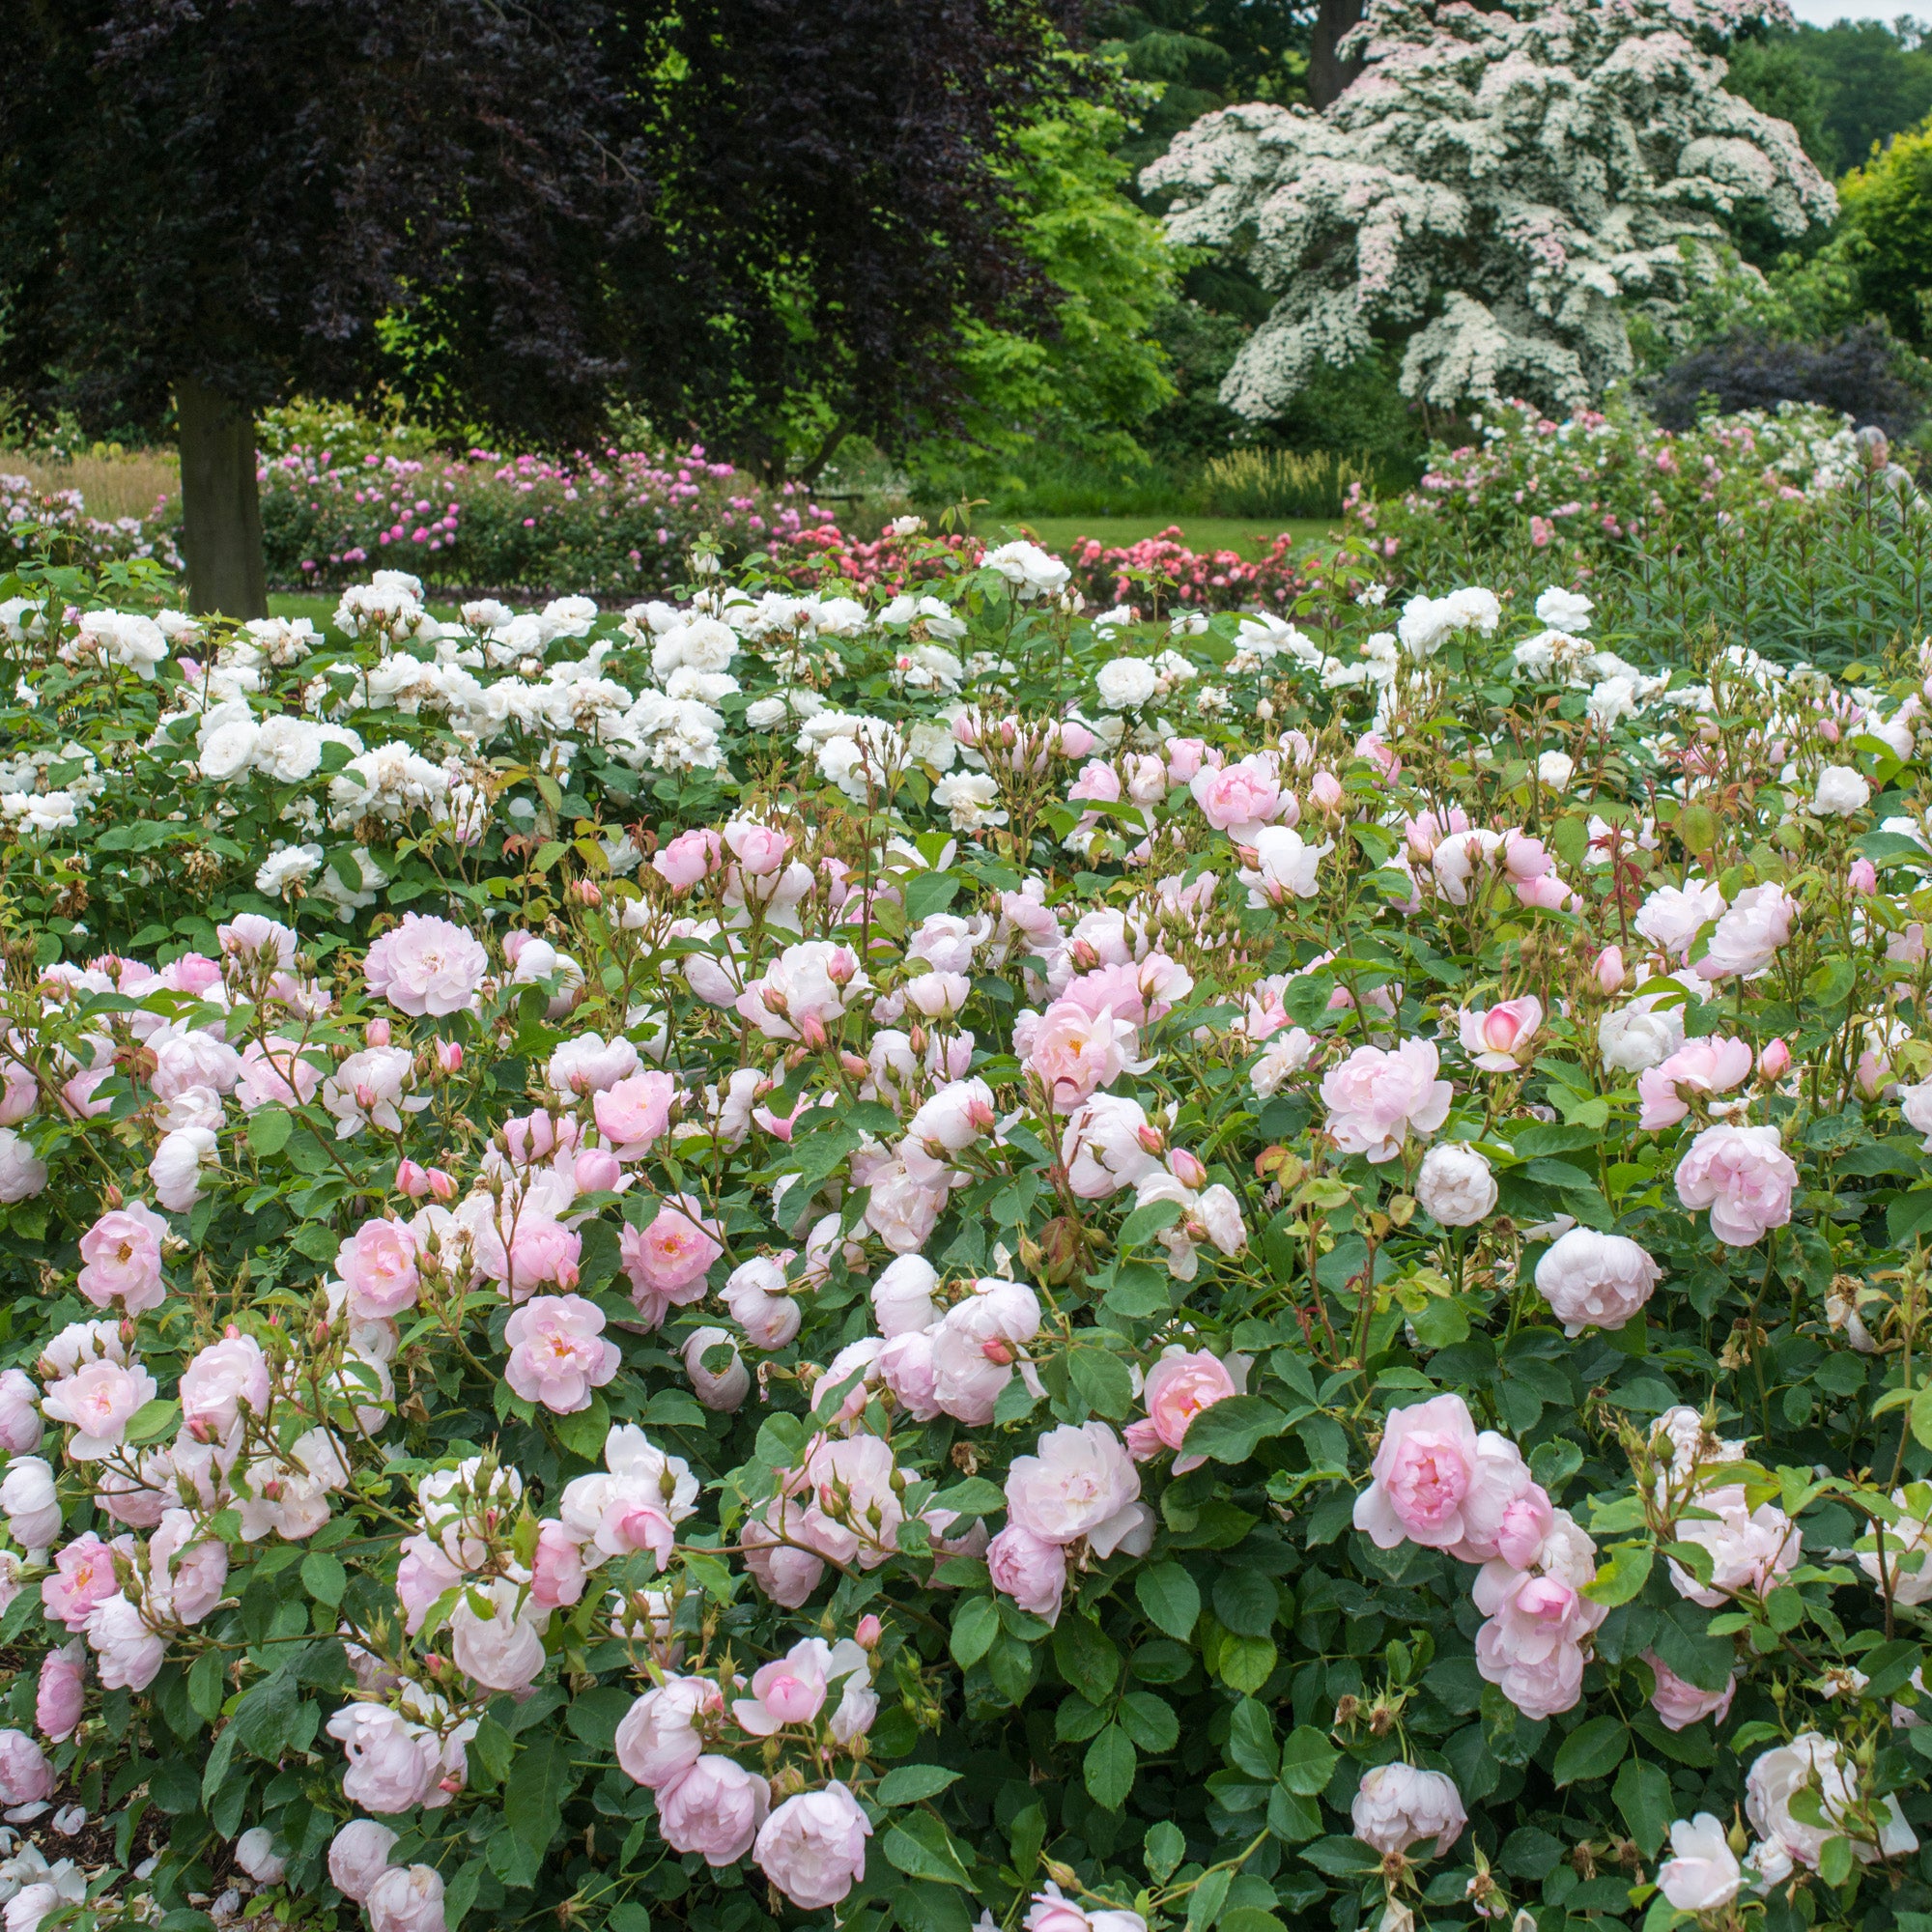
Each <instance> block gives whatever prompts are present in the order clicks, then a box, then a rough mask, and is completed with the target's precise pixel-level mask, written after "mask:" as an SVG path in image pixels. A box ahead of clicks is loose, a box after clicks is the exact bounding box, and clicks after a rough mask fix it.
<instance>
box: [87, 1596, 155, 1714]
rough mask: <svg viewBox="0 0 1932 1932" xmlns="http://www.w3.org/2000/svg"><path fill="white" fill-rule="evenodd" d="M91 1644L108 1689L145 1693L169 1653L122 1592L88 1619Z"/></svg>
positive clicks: (103, 1682) (101, 1682) (111, 1598)
mask: <svg viewBox="0 0 1932 1932" xmlns="http://www.w3.org/2000/svg"><path fill="white" fill-rule="evenodd" d="M87 1641H88V1645H89V1647H90V1648H91V1649H92V1650H93V1652H94V1657H95V1665H96V1668H97V1669H98V1670H99V1673H100V1684H101V1688H102V1690H146V1689H147V1688H148V1686H149V1685H150V1684H152V1683H153V1682H154V1681H155V1679H156V1676H158V1675H159V1673H160V1668H161V1665H162V1663H163V1662H165V1661H166V1658H167V1654H168V1647H167V1645H166V1644H165V1643H164V1642H163V1641H162V1640H161V1639H160V1638H159V1637H158V1636H156V1634H155V1633H154V1632H153V1631H151V1630H150V1629H149V1628H148V1625H147V1621H146V1619H145V1618H143V1616H142V1615H141V1612H140V1610H139V1609H137V1608H136V1607H135V1605H132V1604H130V1603H129V1602H128V1599H127V1598H126V1597H124V1596H123V1595H121V1593H120V1592H119V1591H118V1590H117V1591H116V1592H115V1594H114V1595H113V1596H111V1597H109V1598H108V1599H107V1600H106V1602H105V1603H102V1604H99V1605H96V1607H95V1611H94V1614H93V1615H92V1616H91V1617H89V1618H88V1620H87Z"/></svg>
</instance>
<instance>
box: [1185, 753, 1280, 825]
mask: <svg viewBox="0 0 1932 1932" xmlns="http://www.w3.org/2000/svg"><path fill="white" fill-rule="evenodd" d="M1188 790H1189V791H1191V792H1192V793H1193V795H1194V802H1195V804H1196V805H1198V806H1199V807H1200V808H1201V815H1202V817H1204V818H1205V819H1206V820H1207V821H1208V824H1209V825H1211V826H1213V828H1214V829H1215V830H1216V831H1217V832H1225V833H1227V835H1228V836H1229V837H1230V838H1233V839H1234V840H1235V841H1236V843H1237V844H1242V845H1252V844H1253V843H1254V840H1255V834H1256V833H1258V832H1259V831H1260V830H1261V829H1262V827H1263V826H1264V825H1267V824H1271V823H1272V822H1273V821H1274V820H1275V819H1276V818H1278V817H1279V816H1280V815H1281V784H1280V781H1279V780H1278V779H1277V778H1276V776H1275V774H1274V771H1273V770H1272V769H1271V767H1270V766H1269V764H1268V763H1267V761H1266V760H1265V759H1263V758H1243V759H1242V760H1241V761H1240V762H1239V763H1238V764H1233V765H1223V766H1222V767H1221V768H1220V769H1219V770H1218V771H1216V770H1199V769H1197V770H1196V771H1195V773H1194V775H1193V777H1192V778H1191V779H1190V780H1189V781H1188Z"/></svg>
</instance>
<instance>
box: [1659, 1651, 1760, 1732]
mask: <svg viewBox="0 0 1932 1932" xmlns="http://www.w3.org/2000/svg"><path fill="white" fill-rule="evenodd" d="M1643 1661H1644V1662H1646V1663H1647V1664H1649V1665H1650V1671H1651V1675H1652V1677H1653V1678H1654V1679H1655V1680H1656V1685H1655V1688H1654V1689H1653V1690H1652V1691H1651V1693H1650V1703H1651V1708H1652V1710H1654V1711H1655V1712H1656V1713H1657V1719H1658V1722H1659V1723H1661V1724H1662V1726H1663V1727H1664V1729H1665V1730H1668V1731H1682V1730H1686V1729H1688V1728H1689V1727H1690V1725H1692V1724H1694V1723H1696V1722H1697V1721H1698V1720H1699V1719H1703V1718H1715V1719H1717V1720H1718V1722H1719V1723H1720V1724H1721V1723H1722V1722H1723V1721H1724V1719H1725V1718H1726V1717H1728V1716H1729V1715H1730V1709H1731V1699H1732V1698H1733V1697H1735V1696H1736V1695H1737V1690H1738V1680H1737V1678H1736V1677H1735V1676H1733V1677H1729V1678H1727V1679H1726V1680H1725V1682H1724V1688H1723V1689H1722V1690H1700V1689H1699V1688H1698V1687H1697V1686H1696V1685H1695V1684H1692V1683H1690V1682H1689V1681H1688V1680H1687V1679H1685V1678H1682V1677H1680V1676H1678V1674H1677V1673H1676V1671H1674V1670H1672V1669H1671V1667H1670V1666H1669V1665H1668V1664H1667V1663H1665V1662H1664V1661H1663V1660H1662V1658H1661V1657H1659V1656H1658V1654H1657V1653H1656V1651H1654V1650H1647V1651H1645V1652H1644V1653H1643Z"/></svg>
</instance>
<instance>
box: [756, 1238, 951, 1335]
mask: <svg viewBox="0 0 1932 1932" xmlns="http://www.w3.org/2000/svg"><path fill="white" fill-rule="evenodd" d="M743 1272H744V1270H743V1269H742V1268H741V1269H740V1270H739V1273H740V1274H742V1273H743ZM736 1279H737V1276H736V1275H733V1276H732V1280H734V1281H735V1280H736ZM938 1286H939V1270H938V1269H937V1268H935V1267H934V1266H933V1265H932V1264H931V1263H930V1262H929V1261H927V1260H926V1259H925V1258H924V1256H923V1255H900V1256H898V1257H897V1258H896V1259H895V1260H894V1261H891V1262H889V1263H888V1264H886V1265H885V1267H884V1268H882V1269H881V1270H880V1271H879V1276H878V1279H877V1280H876V1281H874V1282H873V1284H872V1290H871V1301H872V1320H873V1321H876V1322H877V1323H878V1325H879V1333H880V1334H881V1335H883V1336H885V1337H886V1339H887V1340H888V1341H891V1340H892V1339H893V1337H895V1336H896V1335H912V1334H919V1333H923V1331H924V1330H925V1329H927V1328H930V1327H931V1326H932V1324H933V1322H934V1321H937V1320H938V1319H939V1310H938V1308H937V1306H936V1305H935V1304H934V1302H933V1299H932V1295H933V1291H934V1290H935V1289H936V1288H937V1287H938Z"/></svg>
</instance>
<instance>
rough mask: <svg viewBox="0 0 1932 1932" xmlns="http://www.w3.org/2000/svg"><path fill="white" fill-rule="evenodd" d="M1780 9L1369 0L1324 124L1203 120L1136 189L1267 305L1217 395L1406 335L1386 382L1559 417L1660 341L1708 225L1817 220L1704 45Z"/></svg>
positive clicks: (1249, 396) (1788, 161) (1706, 254)
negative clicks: (1236, 258) (1227, 254)
mask: <svg viewBox="0 0 1932 1932" xmlns="http://www.w3.org/2000/svg"><path fill="white" fill-rule="evenodd" d="M1776 12H1781V0H1774V4H1773V6H1772V7H1771V8H1766V7H1765V6H1764V5H1763V4H1762V3H1761V0H1760V4H1758V5H1756V6H1750V5H1745V4H1740V0H1611V4H1607V5H1605V4H1579V0H1507V4H1506V5H1505V6H1503V7H1501V8H1498V9H1497V10H1495V11H1493V12H1481V11H1478V10H1477V9H1476V8H1473V7H1469V6H1465V5H1462V4H1460V0H1458V4H1446V5H1437V4H1430V0H1370V4H1369V6H1368V10H1367V14H1366V17H1365V18H1364V20H1363V22H1362V24H1361V26H1360V27H1359V28H1358V29H1356V31H1355V34H1354V35H1353V36H1352V37H1351V43H1352V44H1353V45H1354V46H1355V47H1356V48H1357V49H1358V50H1359V51H1360V53H1361V54H1362V55H1364V56H1365V57H1366V66H1365V68H1364V70H1363V72H1362V73H1361V75H1360V77H1359V78H1358V79H1357V80H1356V81H1355V82H1354V84H1353V85H1352V86H1351V87H1350V88H1349V89H1348V91H1347V92H1346V93H1344V94H1343V95H1342V96H1341V98H1340V99H1337V100H1335V101H1334V102H1333V103H1331V105H1330V106H1329V107H1328V108H1326V109H1325V110H1324V111H1323V112H1322V113H1321V114H1311V113H1310V112H1308V111H1307V109H1305V108H1301V107H1293V108H1290V107H1277V106H1270V105H1267V104H1265V103H1262V102H1256V103H1253V104H1250V105H1247V106H1240V107H1229V108H1224V109H1222V110H1220V111H1219V112H1217V113H1213V114H1208V115H1205V116H1204V117H1203V118H1202V119H1201V120H1200V121H1198V122H1196V123H1195V124H1194V126H1193V127H1192V128H1188V129H1187V131H1186V132H1185V133H1183V134H1182V135H1181V136H1180V137H1179V139H1178V140H1177V141H1176V142H1175V144H1174V146H1173V148H1172V149H1171V150H1170V151H1169V153H1168V154H1167V155H1165V156H1162V158H1161V159H1159V160H1158V161H1156V162H1154V163H1153V165H1152V166H1151V167H1150V168H1149V169H1147V171H1146V172H1145V173H1144V174H1143V176H1142V182H1143V185H1145V186H1147V187H1148V188H1150V189H1162V190H1166V191H1167V192H1168V193H1170V194H1171V195H1172V196H1173V197H1174V200H1173V206H1172V210H1171V213H1170V216H1169V232H1170V234H1171V235H1172V237H1173V239H1174V240H1175V241H1178V242H1182V243H1186V244H1206V245H1208V246H1212V247H1217V248H1235V249H1237V250H1239V251H1240V252H1241V253H1243V254H1244V255H1245V257H1246V259H1247V261H1248V263H1249V265H1250V267H1251V268H1252V269H1253V270H1254V271H1255V272H1256V274H1257V275H1258V276H1259V277H1260V278H1261V280H1262V282H1263V284H1264V287H1266V288H1267V289H1269V290H1270V291H1272V292H1275V293H1277V294H1279V296H1280V300H1279V302H1278V303H1277V304H1276V307H1275V309H1274V312H1273V314H1272V315H1270V316H1269V317H1268V319H1267V321H1266V322H1264V324H1263V325H1262V327H1260V328H1259V329H1257V330H1256V331H1255V334H1254V335H1253V336H1252V338H1251V339H1250V340H1249V342H1248V344H1247V346H1246V347H1245V349H1243V351H1242V352H1241V355H1240V356H1239V357H1238V358H1237V359H1236V363H1235V366H1234V368H1233V369H1232V371H1231V372H1230V373H1229V376H1228V379H1227V381H1226V383H1225V384H1223V386H1222V390H1221V396H1222V400H1223V401H1224V402H1226V403H1227V404H1228V405H1229V406H1230V407H1231V408H1233V409H1235V410H1237V411H1238V412H1240V413H1242V414H1243V415H1246V416H1250V417H1264V416H1269V415H1273V414H1276V413H1278V412H1280V411H1281V409H1282V408H1283V407H1284V405H1286V404H1287V403H1288V401H1289V400H1290V399H1291V398H1292V397H1293V395H1294V394H1295V393H1296V391H1297V390H1299V389H1300V388H1301V387H1302V386H1303V385H1304V384H1306V383H1307V381H1308V379H1309V377H1310V375H1311V374H1312V372H1313V371H1314V370H1315V368H1316V367H1317V366H1318V365H1319V364H1321V363H1328V364H1335V365H1343V364H1347V363H1349V362H1351V361H1353V360H1354V359H1355V358H1356V357H1357V356H1359V355H1362V354H1363V353H1364V352H1365V351H1366V350H1367V349H1368V348H1369V346H1370V343H1371V340H1372V338H1374V337H1375V336H1376V335H1377V334H1378V333H1379V334H1382V335H1384V336H1386V335H1387V334H1389V333H1391V332H1396V333H1402V332H1406V333H1407V335H1408V345H1407V351H1406V355H1405V358H1404V362H1403V370H1402V386H1403V389H1404V392H1405V393H1406V394H1408V395H1411V396H1420V397H1422V398H1424V399H1425V400H1427V401H1429V402H1432V403H1440V404H1444V405H1453V404H1456V403H1459V402H1463V401H1465V400H1470V399H1481V400H1485V401H1488V400H1493V399H1495V398H1497V397H1499V396H1504V395H1524V396H1529V397H1533V398H1535V399H1537V400H1538V401H1542V402H1545V403H1548V404H1553V405H1557V406H1561V407H1569V406H1574V405H1575V404H1577V403H1579V402H1583V401H1586V400H1588V399H1589V398H1591V397H1593V396H1595V395H1598V394H1600V393H1601V392H1602V390H1603V389H1604V387H1605V384H1608V383H1610V382H1612V381H1614V380H1615V379H1616V378H1618V377H1620V376H1623V375H1626V374H1628V373H1629V371H1630V369H1631V366H1632V365H1631V350H1630V338H1629V334H1628V330H1627V327H1626V316H1627V313H1628V311H1629V309H1630V308H1631V307H1632V306H1633V305H1634V306H1636V307H1639V308H1641V309H1643V310H1645V311H1647V312H1648V313H1649V314H1650V315H1651V316H1652V317H1653V319H1654V320H1655V321H1656V322H1657V324H1658V325H1659V327H1661V328H1662V330H1663V332H1664V333H1665V335H1666V336H1669V335H1670V334H1672V333H1673V332H1674V328H1675V325H1676V321H1677V317H1678V313H1679V310H1680V307H1681V305H1682V303H1683V302H1684V299H1685V297H1686V296H1687V294H1688V293H1689V292H1690V289H1691V287H1693V286H1694V285H1695V284H1696V283H1697V282H1699V281H1700V280H1701V279H1703V278H1705V277H1707V276H1708V275H1709V274H1711V273H1712V272H1713V270H1715V269H1716V268H1717V266H1718V264H1719V260H1720V250H1721V248H1722V245H1723V243H1724V242H1725V240H1726V229H1725V222H1726V220H1727V219H1730V218H1733V217H1736V216H1737V215H1739V214H1741V213H1746V212H1747V211H1755V212H1757V213H1758V214H1759V215H1760V216H1761V217H1764V218H1768V219H1769V220H1770V222H1771V223H1772V224H1773V225H1774V226H1775V227H1776V228H1777V229H1778V230H1779V231H1781V232H1782V233H1784V234H1787V235H1793V236H1796V235H1799V234H1802V233H1803V232H1804V229H1805V228H1806V227H1807V226H1809V225H1810V224H1811V223H1812V222H1814V221H1824V220H1828V219H1830V217H1831V215H1832V214H1833V211H1834V209H1835V206H1836V201H1835V197H1834V195H1833V189H1832V186H1831V184H1830V183H1829V182H1827V181H1826V180H1825V179H1824V177H1823V176H1821V175H1820V174H1819V173H1818V171H1817V169H1816V168H1814V167H1813V166H1812V165H1811V163H1810V161H1809V160H1808V159H1807V158H1806V156H1805V155H1804V150H1803V149H1802V148H1801V147H1800V146H1799V143H1798V138H1797V135H1796V134H1795V133H1794V132H1793V131H1792V128H1791V127H1790V125H1789V124H1788V123H1786V122H1783V121H1777V120H1774V119H1773V118H1772V117H1771V116H1770V115H1767V114H1763V113H1760V112H1759V111H1758V109H1756V108H1755V107H1753V106H1751V104H1750V103H1749V102H1748V101H1747V100H1742V99H1739V98H1738V97H1737V96H1736V95H1733V94H1729V93H1726V92H1725V90H1724V87H1723V78H1724V72H1725V68H1724V63H1723V61H1722V60H1721V59H1719V58H1718V57H1716V56H1715V55H1714V54H1712V53H1710V52H1708V51H1705V49H1706V48H1708V47H1711V46H1714V45H1718V44H1720V43H1722V42H1723V41H1724V40H1725V39H1726V38H1728V37H1729V36H1730V35H1731V34H1732V33H1734V32H1735V31H1736V30H1737V28H1738V27H1739V26H1740V25H1742V24H1744V23H1745V21H1746V20H1747V19H1749V18H1756V17H1762V16H1766V15H1767V14H1772V13H1776Z"/></svg>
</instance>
